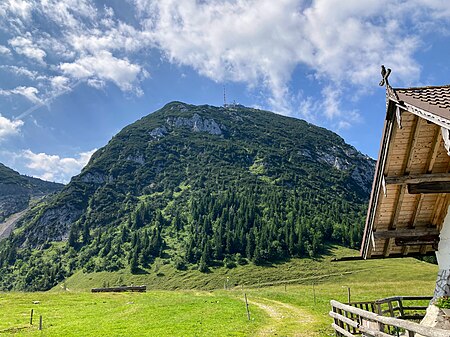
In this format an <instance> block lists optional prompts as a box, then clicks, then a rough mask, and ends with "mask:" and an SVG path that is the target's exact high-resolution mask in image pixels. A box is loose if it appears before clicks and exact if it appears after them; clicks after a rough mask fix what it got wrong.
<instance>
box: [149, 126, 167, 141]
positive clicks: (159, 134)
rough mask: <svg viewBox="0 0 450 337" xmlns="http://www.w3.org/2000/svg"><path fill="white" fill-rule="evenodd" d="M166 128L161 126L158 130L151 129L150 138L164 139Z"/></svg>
mask: <svg viewBox="0 0 450 337" xmlns="http://www.w3.org/2000/svg"><path fill="white" fill-rule="evenodd" d="M167 132H168V131H167V128H166V127H165V126H161V127H158V128H155V129H153V130H152V131H150V132H149V134H150V136H151V137H152V138H154V139H160V138H162V137H164V136H165V135H166V134H167Z"/></svg>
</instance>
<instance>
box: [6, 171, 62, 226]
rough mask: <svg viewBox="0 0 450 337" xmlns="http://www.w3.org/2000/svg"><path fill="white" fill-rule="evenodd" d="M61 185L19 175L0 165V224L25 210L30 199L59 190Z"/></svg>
mask: <svg viewBox="0 0 450 337" xmlns="http://www.w3.org/2000/svg"><path fill="white" fill-rule="evenodd" d="M62 187H63V185H62V184H56V183H52V182H48V181H44V180H41V179H36V178H32V177H27V176H23V175H20V174H19V173H18V172H16V171H14V170H12V169H10V168H8V167H6V166H5V165H3V164H1V163H0V223H1V222H2V221H3V220H5V219H6V218H7V217H9V216H10V215H12V214H14V213H17V212H20V211H22V210H24V209H26V208H27V207H28V205H29V202H30V199H31V198H33V197H42V196H44V195H47V194H50V193H53V192H56V191H59V190H61V189H62Z"/></svg>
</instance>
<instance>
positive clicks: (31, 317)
mask: <svg viewBox="0 0 450 337" xmlns="http://www.w3.org/2000/svg"><path fill="white" fill-rule="evenodd" d="M33 311H34V310H33V309H31V312H30V325H33Z"/></svg>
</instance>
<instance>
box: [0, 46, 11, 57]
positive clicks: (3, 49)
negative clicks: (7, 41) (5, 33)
mask: <svg viewBox="0 0 450 337" xmlns="http://www.w3.org/2000/svg"><path fill="white" fill-rule="evenodd" d="M0 54H3V55H11V51H10V50H9V48H8V47H5V46H3V45H0Z"/></svg>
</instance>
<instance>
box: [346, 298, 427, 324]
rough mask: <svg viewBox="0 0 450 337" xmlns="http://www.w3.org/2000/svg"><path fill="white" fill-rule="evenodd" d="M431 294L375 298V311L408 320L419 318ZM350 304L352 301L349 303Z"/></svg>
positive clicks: (424, 310)
mask: <svg viewBox="0 0 450 337" xmlns="http://www.w3.org/2000/svg"><path fill="white" fill-rule="evenodd" d="M431 299H432V297H431V296H394V297H387V298H383V299H381V300H376V301H375V302H374V306H375V308H376V311H372V312H375V313H377V314H379V315H382V316H390V317H396V318H400V319H408V320H417V321H419V320H421V319H422V318H423V317H424V316H425V313H426V310H427V308H428V304H429V303H430V301H431ZM350 305H352V303H350Z"/></svg>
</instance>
